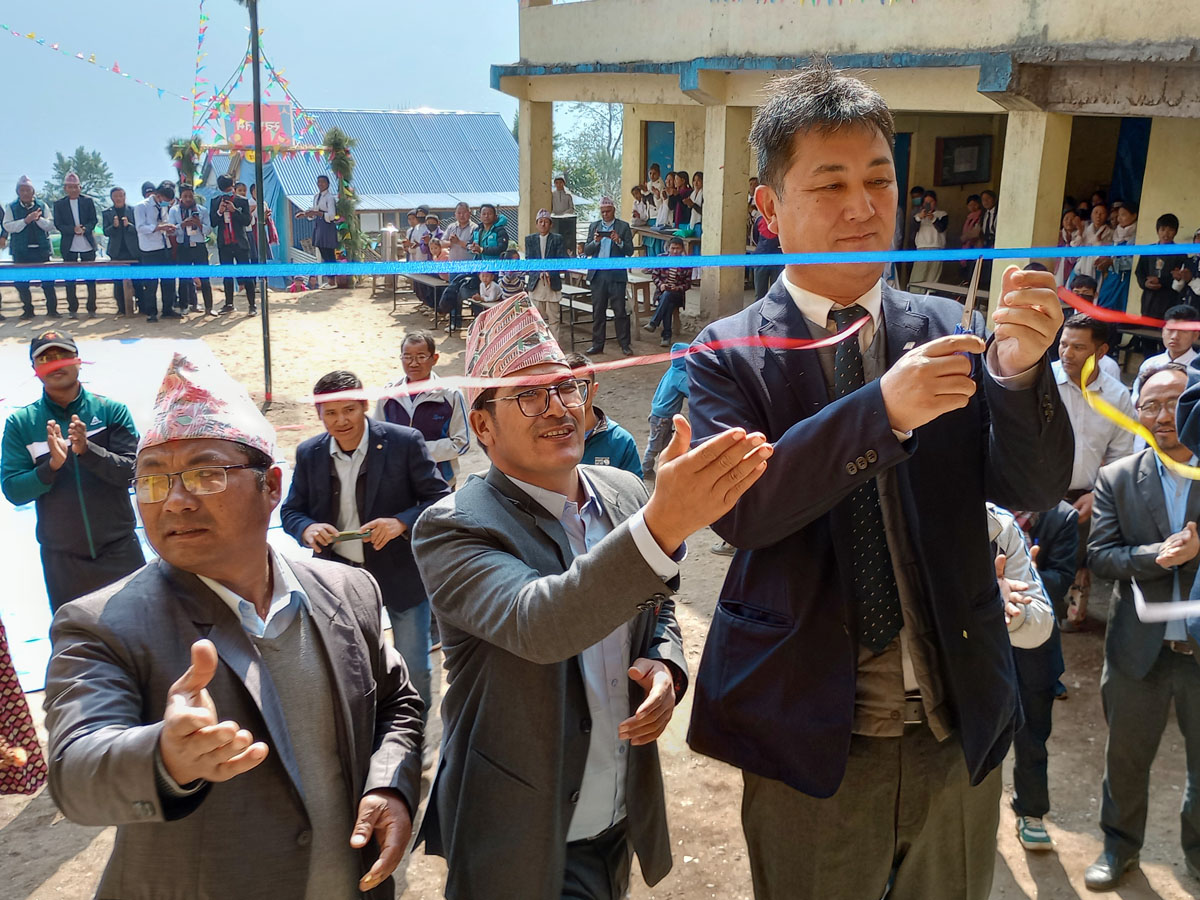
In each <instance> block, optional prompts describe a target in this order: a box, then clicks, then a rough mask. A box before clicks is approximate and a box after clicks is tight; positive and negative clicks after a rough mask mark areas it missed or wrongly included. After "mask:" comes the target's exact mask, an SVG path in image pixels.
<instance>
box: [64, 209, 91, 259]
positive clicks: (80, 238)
mask: <svg viewBox="0 0 1200 900" xmlns="http://www.w3.org/2000/svg"><path fill="white" fill-rule="evenodd" d="M67 202H68V203H70V204H71V218H73V219H74V220H75V224H76V225H82V224H83V222H82V221H81V220H80V218H79V198H78V197H70V198H68V201H67ZM67 249H68V250H70V251H71V252H72V253H87V252H88V251H90V250H91V249H92V245H91V244H89V243H88V239H87V237H85V236H84V235H82V234H75V235H72V236H71V246H70V247H68V248H67Z"/></svg>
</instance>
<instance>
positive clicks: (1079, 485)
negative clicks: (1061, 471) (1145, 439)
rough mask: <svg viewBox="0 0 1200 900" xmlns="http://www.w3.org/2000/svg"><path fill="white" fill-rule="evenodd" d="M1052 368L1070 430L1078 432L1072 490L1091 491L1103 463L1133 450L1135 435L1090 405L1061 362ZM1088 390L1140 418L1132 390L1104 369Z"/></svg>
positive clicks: (1076, 434) (1122, 410)
mask: <svg viewBox="0 0 1200 900" xmlns="http://www.w3.org/2000/svg"><path fill="white" fill-rule="evenodd" d="M1051 369H1052V370H1053V372H1054V381H1055V382H1056V383H1057V384H1058V393H1059V396H1061V397H1062V401H1063V405H1064V406H1065V407H1066V408H1067V415H1068V416H1069V417H1070V419H1071V429H1072V430H1073V431H1074V432H1075V463H1074V465H1073V466H1072V467H1071V490H1073V491H1090V490H1091V489H1092V488H1093V487H1094V486H1095V484H1096V476H1097V475H1098V474H1099V472H1100V467H1101V466H1106V465H1108V464H1109V463H1110V462H1115V461H1116V460H1118V459H1120V458H1121V457H1122V456H1128V455H1129V454H1130V453H1132V452H1133V435H1132V434H1130V433H1129V432H1128V431H1126V430H1125V429H1124V428H1122V427H1120V426H1119V425H1117V424H1115V423H1113V422H1110V421H1109V420H1108V419H1106V418H1104V416H1102V415H1100V413H1098V412H1096V411H1095V410H1094V409H1092V408H1091V407H1090V406H1089V405H1088V403H1087V400H1086V399H1085V398H1084V396H1083V391H1082V390H1081V389H1080V387H1079V385H1077V384H1076V383H1075V382H1074V381H1072V380H1071V379H1070V378H1069V377H1067V373H1066V371H1065V370H1064V369H1063V367H1062V363H1061V362H1059V361H1058V360H1055V361H1054V363H1053V364H1052V365H1051ZM1088 390H1089V391H1095V392H1096V393H1097V394H1098V395H1099V396H1100V397H1101V398H1102V399H1104V400H1106V401H1108V403H1109V404H1110V405H1112V406H1115V407H1116V408H1117V409H1118V410H1120V411H1121V412H1123V413H1124V414H1125V415H1127V416H1129V418H1131V419H1137V413H1136V412H1135V411H1134V408H1133V401H1132V400H1130V399H1129V392H1128V391H1126V390H1125V386H1124V385H1123V384H1121V382H1119V381H1117V380H1116V379H1115V378H1112V377H1110V376H1108V375H1105V374H1104V373H1103V372H1101V373H1100V374H1099V375H1097V376H1096V378H1095V379H1093V380H1092V383H1091V384H1089V385H1088Z"/></svg>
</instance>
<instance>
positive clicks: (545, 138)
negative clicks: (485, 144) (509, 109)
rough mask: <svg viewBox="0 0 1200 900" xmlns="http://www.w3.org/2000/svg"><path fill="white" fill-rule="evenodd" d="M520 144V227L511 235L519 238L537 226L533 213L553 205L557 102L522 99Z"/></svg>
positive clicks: (519, 239) (518, 214) (510, 234)
mask: <svg viewBox="0 0 1200 900" xmlns="http://www.w3.org/2000/svg"><path fill="white" fill-rule="evenodd" d="M519 109H520V115H519V124H518V128H517V136H518V139H517V144H518V145H519V150H520V159H521V162H520V177H521V205H520V207H519V209H518V212H517V230H516V232H513V231H512V229H509V237H511V238H513V239H514V240H516V241H517V245H518V246H521V244H520V242H521V241H522V240H524V238H525V235H527V234H533V232H534V231H536V230H537V223H536V222H535V221H534V218H533V217H534V216H536V215H537V211H538V210H539V209H542V208H543V207H544V208H546V209H549V208H550V192H551V191H552V190H553V184H552V182H551V179H553V177H554V173H553V171H551V170H552V169H553V167H554V105H553V104H552V103H539V102H536V101H533V100H521V101H520V107H519Z"/></svg>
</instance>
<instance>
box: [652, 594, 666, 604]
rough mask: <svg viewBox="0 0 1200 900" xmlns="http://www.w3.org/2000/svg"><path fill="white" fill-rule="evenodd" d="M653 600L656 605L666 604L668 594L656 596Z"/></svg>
mask: <svg viewBox="0 0 1200 900" xmlns="http://www.w3.org/2000/svg"><path fill="white" fill-rule="evenodd" d="M652 599H653V600H654V602H655V603H665V602H666V599H667V595H666V594H655V595H654V597H653V598H652Z"/></svg>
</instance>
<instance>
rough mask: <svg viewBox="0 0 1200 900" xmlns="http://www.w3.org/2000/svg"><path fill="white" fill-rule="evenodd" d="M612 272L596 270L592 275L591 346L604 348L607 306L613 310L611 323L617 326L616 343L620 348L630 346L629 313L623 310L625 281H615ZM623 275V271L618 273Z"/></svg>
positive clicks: (606, 329)
mask: <svg viewBox="0 0 1200 900" xmlns="http://www.w3.org/2000/svg"><path fill="white" fill-rule="evenodd" d="M613 274H614V273H612V272H604V271H600V272H596V273H595V274H594V275H593V276H592V346H593V347H599V348H600V349H601V350H603V349H604V336H605V332H606V331H608V308H609V306H610V305H611V306H612V311H613V323H614V324H615V325H616V327H617V343H618V344H620V345H621V349H622V350H628V349H629V348H630V337H629V315H628V314H627V313H626V311H625V287H626V281H625V279H624V278H622V279H621V280H620V281H617V280H616V279H615V278H613ZM620 274H622V275H624V274H625V273H624V272H622V273H620Z"/></svg>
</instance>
